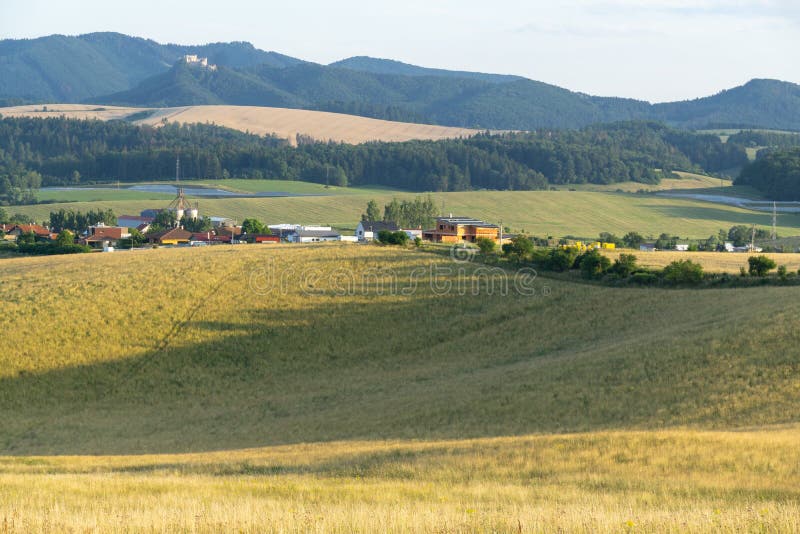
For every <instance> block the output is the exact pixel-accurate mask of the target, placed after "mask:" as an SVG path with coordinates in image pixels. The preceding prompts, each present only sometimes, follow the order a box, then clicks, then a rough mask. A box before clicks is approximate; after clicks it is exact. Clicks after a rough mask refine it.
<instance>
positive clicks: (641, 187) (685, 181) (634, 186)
mask: <svg viewBox="0 0 800 534" xmlns="http://www.w3.org/2000/svg"><path fill="white" fill-rule="evenodd" d="M675 174H677V175H679V176H680V178H664V179H662V180H661V181H660V182H659V183H657V184H643V183H640V182H617V183H614V184H568V185H560V186H557V187H558V188H559V189H561V190H570V189H574V190H576V191H606V192H609V191H612V192H618V191H622V192H626V193H636V192H638V191H670V190H673V189H707V188H717V187H723V188H724V187H730V186H731V184H732V182H731V180H729V179H727V178H724V179H721V178H714V177H713V176H706V175H703V174H694V173H690V172H681V171H678V172H675Z"/></svg>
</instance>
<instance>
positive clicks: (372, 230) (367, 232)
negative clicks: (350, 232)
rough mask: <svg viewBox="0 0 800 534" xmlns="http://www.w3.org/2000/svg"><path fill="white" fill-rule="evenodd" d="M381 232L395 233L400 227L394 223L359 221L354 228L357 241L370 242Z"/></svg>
mask: <svg viewBox="0 0 800 534" xmlns="http://www.w3.org/2000/svg"><path fill="white" fill-rule="evenodd" d="M383 230H386V231H387V232H397V231H399V230H400V227H399V226H397V223H395V222H394V221H361V222H359V223H358V226H357V227H356V237H357V238H358V240H359V241H372V240H374V239H378V233H380V232H381V231H383Z"/></svg>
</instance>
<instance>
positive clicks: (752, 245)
mask: <svg viewBox="0 0 800 534" xmlns="http://www.w3.org/2000/svg"><path fill="white" fill-rule="evenodd" d="M755 249H756V225H755V224H754V225H753V234H752V236H751V237H750V252H753V251H755Z"/></svg>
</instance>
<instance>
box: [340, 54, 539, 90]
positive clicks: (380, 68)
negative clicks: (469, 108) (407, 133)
mask: <svg viewBox="0 0 800 534" xmlns="http://www.w3.org/2000/svg"><path fill="white" fill-rule="evenodd" d="M328 66H329V67H334V68H339V69H350V70H357V71H360V72H371V73H373V74H400V75H403V76H442V77H446V78H467V79H472V80H481V81H485V82H492V83H506V82H513V81H516V80H523V79H524V78H523V77H522V76H513V75H509V74H487V73H483V72H468V71H463V70H445V69H430V68H426V67H418V66H417V65H410V64H408V63H403V62H402V61H395V60H393V59H378V58H374V57H369V56H356V57H351V58H347V59H342V60H341V61H336V62H334V63H331V64H330V65H328Z"/></svg>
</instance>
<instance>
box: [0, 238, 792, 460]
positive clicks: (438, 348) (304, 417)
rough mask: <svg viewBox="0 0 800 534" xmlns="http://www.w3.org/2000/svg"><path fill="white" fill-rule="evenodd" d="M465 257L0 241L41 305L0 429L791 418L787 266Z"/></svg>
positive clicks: (145, 446)
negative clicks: (544, 270)
mask: <svg viewBox="0 0 800 534" xmlns="http://www.w3.org/2000/svg"><path fill="white" fill-rule="evenodd" d="M446 267H449V268H453V267H459V268H462V269H463V271H462V273H461V274H459V271H458V270H456V271H451V272H450V273H449V274H447V273H446V272H445V271H441V269H443V268H446ZM473 268H474V267H473V266H470V265H468V264H453V263H452V262H451V261H449V260H448V259H444V258H441V257H438V256H434V255H429V254H425V253H418V252H412V251H400V250H396V249H387V248H380V247H364V246H354V245H344V246H339V245H333V246H316V247H314V246H309V247H305V246H275V247H270V246H262V247H258V246H243V247H242V248H238V247H237V248H229V247H219V248H214V247H212V248H210V249H206V250H196V249H173V250H155V251H149V252H130V253H115V254H106V255H101V254H98V255H85V256H81V257H70V258H64V259H60V261H59V262H58V263H55V262H53V261H52V260H48V259H19V260H2V262H0V276H2V278H3V281H4V283H3V285H2V287H0V297H2V301H3V302H4V303H5V305H4V315H5V317H7V318H8V319H9V320H10V321H12V322H13V323H14V324H41V325H42V326H43V327H42V328H38V329H37V330H36V333H35V334H33V333H32V332H31V331H30V330H29V329H25V328H17V329H11V330H9V331H6V333H5V334H4V335H3V336H2V337H0V354H2V355H3V356H2V360H1V362H2V365H0V369H2V377H1V378H0V381H1V382H2V387H0V400H2V402H0V406H1V407H2V408H0V424H1V425H2V428H3V429H4V432H3V434H2V437H0V449H2V450H4V451H6V452H9V453H14V454H20V453H23V454H32V453H37V454H39V453H44V454H72V453H81V454H98V453H101V454H108V453H115V454H119V453H142V452H162V453H163V452H183V451H208V450H219V449H226V448H242V447H251V446H263V445H267V444H280V443H299V442H309V441H329V440H352V439H386V438H391V439H394V438H419V439H431V438H465V437H480V436H505V435H518V434H525V433H533V432H563V431H588V430H599V429H622V428H642V429H644V428H660V427H664V426H676V425H677V426H692V427H699V428H719V429H722V428H729V429H730V428H743V427H754V426H758V425H770V424H784V423H796V422H797V417H796V411H795V410H794V406H796V405H797V402H798V400H800V398H799V397H800V390H798V388H797V379H796V376H797V372H798V365H799V362H798V360H797V358H796V356H795V355H794V351H792V350H790V347H793V346H795V345H796V344H797V343H798V341H800V338H798V333H797V331H796V329H795V328H794V324H795V317H796V316H797V313H798V312H800V304H799V303H800V299H798V296H800V295H798V294H797V291H795V290H794V288H758V289H752V290H705V291H696V290H678V291H670V290H655V289H641V290H638V289H629V290H619V289H612V288H604V287H597V286H586V285H581V284H573V283H565V282H558V281H555V280H549V279H545V278H539V279H536V280H534V281H532V282H531V281H530V280H526V281H522V279H520V281H518V285H517V287H520V288H525V291H528V290H531V291H533V292H535V295H526V294H521V293H520V292H519V291H514V290H513V288H514V287H515V286H514V285H513V282H512V291H510V293H509V294H508V295H505V296H503V295H501V294H500V293H499V289H500V286H499V285H498V286H496V290H497V291H496V292H495V293H494V294H489V290H488V285H487V280H486V278H483V279H482V280H483V281H482V282H479V285H478V286H473V285H472V284H473V283H475V280H480V279H478V278H474V277H473V276H472V275H470V274H469V273H471V272H472V269H473ZM415 269H417V271H416V272H417V274H416V275H412V274H411V273H412V272H413V271H414V270H415ZM418 269H422V271H419V270H418ZM420 272H422V273H423V274H422V275H420V274H419V273H420ZM434 272H438V273H439V274H438V275H436V276H437V278H436V283H435V285H433V286H432V285H431V283H430V282H431V276H432V273H434ZM87 273H91V274H87ZM53 279H56V280H58V284H56V285H54V284H53V282H52V280H53ZM123 280H124V283H122V281H123ZM414 280H417V283H416V284H415V283H414ZM448 282H450V283H452V284H453V285H452V286H451V287H450V290H449V291H448V290H447V284H448ZM480 284H482V285H480ZM473 287H477V289H476V294H473V291H472V289H471V288H473ZM481 288H482V289H481ZM520 291H521V290H520ZM133 303H136V304H135V305H133ZM134 310H135V311H134ZM742 310H750V313H742Z"/></svg>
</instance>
